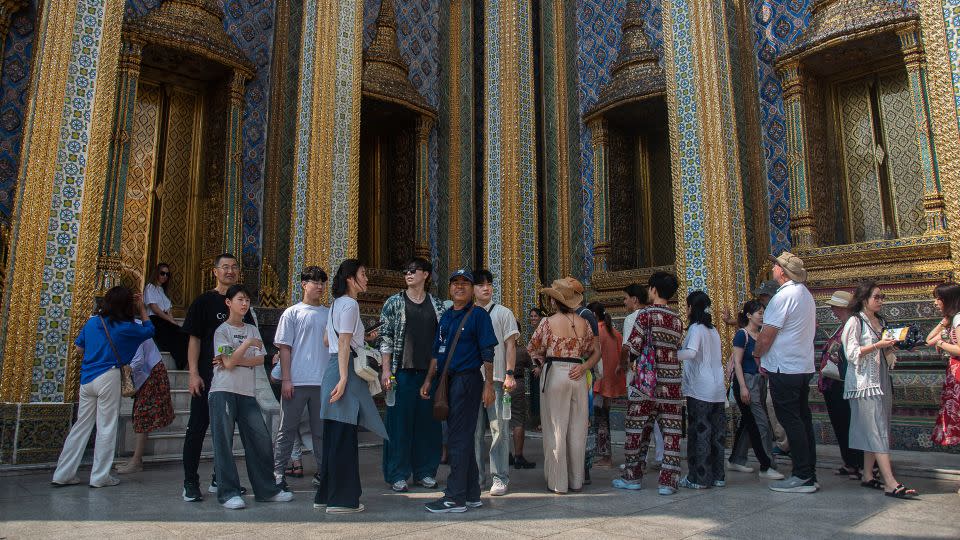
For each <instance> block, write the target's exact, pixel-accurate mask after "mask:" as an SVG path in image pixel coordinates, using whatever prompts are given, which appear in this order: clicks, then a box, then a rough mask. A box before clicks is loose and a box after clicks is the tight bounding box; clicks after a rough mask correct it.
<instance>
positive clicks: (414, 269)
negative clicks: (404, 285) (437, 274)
mask: <svg viewBox="0 0 960 540" xmlns="http://www.w3.org/2000/svg"><path fill="white" fill-rule="evenodd" d="M418 270H420V268H417V267H415V266H411V267H410V268H407V269H406V270H404V271H403V275H405V276H409V275H410V274H416V273H417V271H418Z"/></svg>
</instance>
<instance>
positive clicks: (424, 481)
mask: <svg viewBox="0 0 960 540" xmlns="http://www.w3.org/2000/svg"><path fill="white" fill-rule="evenodd" d="M417 483H418V484H420V485H421V486H423V487H425V488H427V489H433V488H435V487H437V479H436V478H434V477H432V476H424V477H423V478H421V479H419V480H417Z"/></svg>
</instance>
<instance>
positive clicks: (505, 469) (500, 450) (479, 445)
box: [473, 381, 510, 486]
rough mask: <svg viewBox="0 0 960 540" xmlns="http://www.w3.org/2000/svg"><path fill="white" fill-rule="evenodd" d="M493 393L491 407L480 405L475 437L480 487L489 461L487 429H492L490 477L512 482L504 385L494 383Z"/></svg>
mask: <svg viewBox="0 0 960 540" xmlns="http://www.w3.org/2000/svg"><path fill="white" fill-rule="evenodd" d="M493 391H494V393H495V394H496V399H494V400H493V404H492V405H490V406H489V407H484V406H483V403H481V404H480V410H479V414H478V415H477V429H476V430H475V432H474V435H473V446H474V452H475V453H476V459H477V469H478V472H479V479H480V485H481V486H482V485H483V480H484V477H483V476H484V475H483V471H484V469H485V468H486V467H485V465H486V463H487V460H486V459H484V457H485V456H484V455H483V453H484V452H483V450H484V448H485V447H486V445H485V444H484V440H483V437H484V433H485V432H486V431H487V427H488V426H489V427H490V437H491V441H490V475H491V476H492V477H494V478H499V479H500V481H501V482H503V483H504V484H507V483H509V482H510V421H509V420H504V419H503V383H502V382H499V381H494V382H493Z"/></svg>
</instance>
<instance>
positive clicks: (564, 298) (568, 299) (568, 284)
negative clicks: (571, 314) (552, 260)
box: [540, 278, 583, 309]
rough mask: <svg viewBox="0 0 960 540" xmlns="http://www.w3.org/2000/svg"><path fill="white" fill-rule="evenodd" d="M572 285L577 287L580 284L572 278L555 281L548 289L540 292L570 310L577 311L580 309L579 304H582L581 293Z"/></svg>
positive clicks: (581, 286) (581, 287)
mask: <svg viewBox="0 0 960 540" xmlns="http://www.w3.org/2000/svg"><path fill="white" fill-rule="evenodd" d="M574 283H576V284H577V285H579V284H580V282H579V281H577V280H576V279H574V278H563V279H557V280H554V282H553V283H552V284H551V286H550V287H544V288H542V289H540V292H541V293H542V294H545V295H547V296H549V297H550V298H553V299H554V300H556V301H557V303H560V304H563V305H565V306H567V307H568V308H570V309H577V308H578V307H580V304H582V303H583V293H581V292H577V288H576V286H575V285H574ZM580 289H581V290H582V289H583V285H580Z"/></svg>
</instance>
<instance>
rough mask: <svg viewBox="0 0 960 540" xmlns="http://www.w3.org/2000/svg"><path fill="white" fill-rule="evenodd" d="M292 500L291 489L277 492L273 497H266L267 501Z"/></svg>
mask: <svg viewBox="0 0 960 540" xmlns="http://www.w3.org/2000/svg"><path fill="white" fill-rule="evenodd" d="M292 500H293V492H292V491H281V492H280V493H277V494H276V495H274V496H273V497H270V498H269V499H267V502H290V501H292Z"/></svg>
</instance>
